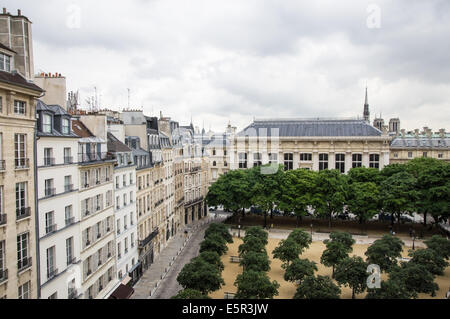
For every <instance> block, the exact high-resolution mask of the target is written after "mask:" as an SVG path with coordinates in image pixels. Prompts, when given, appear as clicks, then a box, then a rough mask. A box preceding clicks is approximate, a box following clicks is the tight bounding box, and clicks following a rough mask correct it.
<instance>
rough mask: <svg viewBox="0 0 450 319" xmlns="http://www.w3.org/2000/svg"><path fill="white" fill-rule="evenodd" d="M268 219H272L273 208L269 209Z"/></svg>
mask: <svg viewBox="0 0 450 319" xmlns="http://www.w3.org/2000/svg"><path fill="white" fill-rule="evenodd" d="M270 219H273V208H271V209H270Z"/></svg>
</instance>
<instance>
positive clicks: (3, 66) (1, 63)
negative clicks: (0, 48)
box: [0, 53, 11, 72]
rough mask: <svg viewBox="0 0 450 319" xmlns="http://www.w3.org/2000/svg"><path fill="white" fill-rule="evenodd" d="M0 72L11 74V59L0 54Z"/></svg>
mask: <svg viewBox="0 0 450 319" xmlns="http://www.w3.org/2000/svg"><path fill="white" fill-rule="evenodd" d="M0 71H6V72H11V57H10V56H9V55H6V54H3V53H0Z"/></svg>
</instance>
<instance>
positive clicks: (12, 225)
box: [0, 16, 43, 299]
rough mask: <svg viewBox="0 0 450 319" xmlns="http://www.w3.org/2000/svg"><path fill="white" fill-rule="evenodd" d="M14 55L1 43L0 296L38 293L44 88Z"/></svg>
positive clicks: (11, 297) (29, 295)
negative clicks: (39, 116) (38, 166)
mask: <svg viewBox="0 0 450 319" xmlns="http://www.w3.org/2000/svg"><path fill="white" fill-rule="evenodd" d="M1 18H2V19H3V18H4V17H3V16H2V17H1ZM0 23H2V21H0ZM2 30H3V29H2ZM1 39H2V43H3V36H2V38H1ZM15 61H17V56H16V52H15V51H13V50H12V49H10V48H9V47H8V46H5V45H4V44H0V298H8V299H17V298H19V299H29V298H37V294H38V285H37V259H36V249H37V248H36V247H37V239H36V197H35V180H36V179H35V172H34V166H35V150H36V149H35V131H36V117H35V111H36V99H37V98H39V97H40V96H42V94H43V91H42V89H40V88H39V87H38V86H36V85H34V84H32V83H30V82H28V81H27V80H26V79H25V78H24V77H23V76H22V75H20V74H19V73H17V72H16V71H15V70H16V67H15V65H14V62H15Z"/></svg>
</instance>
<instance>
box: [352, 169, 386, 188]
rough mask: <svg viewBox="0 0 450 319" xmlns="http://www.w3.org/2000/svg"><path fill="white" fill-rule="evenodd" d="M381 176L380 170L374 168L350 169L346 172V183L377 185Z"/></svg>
mask: <svg viewBox="0 0 450 319" xmlns="http://www.w3.org/2000/svg"><path fill="white" fill-rule="evenodd" d="M381 180H382V176H381V174H380V170H378V169H376V168H368V167H364V166H362V167H355V168H351V169H350V170H349V172H348V183H349V184H354V183H374V184H375V185H379V184H380V183H381Z"/></svg>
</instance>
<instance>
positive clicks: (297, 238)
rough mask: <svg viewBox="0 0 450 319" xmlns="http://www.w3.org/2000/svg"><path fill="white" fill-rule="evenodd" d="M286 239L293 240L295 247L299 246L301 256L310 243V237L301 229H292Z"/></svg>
mask: <svg viewBox="0 0 450 319" xmlns="http://www.w3.org/2000/svg"><path fill="white" fill-rule="evenodd" d="M288 239H290V240H293V241H294V242H295V243H296V244H297V245H299V246H300V248H301V252H300V254H302V253H303V252H304V251H305V250H306V249H308V248H309V245H311V243H312V239H311V235H310V234H309V233H307V232H305V231H303V230H301V229H298V228H296V229H294V230H293V231H292V232H291V233H290V234H289V236H288Z"/></svg>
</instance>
